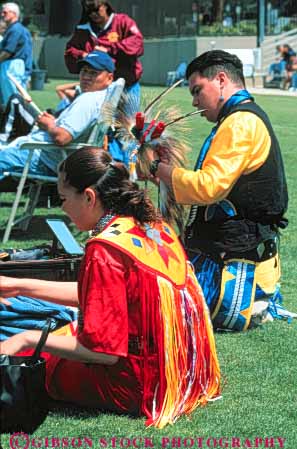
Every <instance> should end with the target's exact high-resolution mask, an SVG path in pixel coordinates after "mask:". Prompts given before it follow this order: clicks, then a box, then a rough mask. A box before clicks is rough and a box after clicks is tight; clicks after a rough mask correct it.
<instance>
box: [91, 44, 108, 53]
mask: <svg viewBox="0 0 297 449" xmlns="http://www.w3.org/2000/svg"><path fill="white" fill-rule="evenodd" d="M94 50H96V51H103V52H104V53H107V48H105V47H103V46H102V45H96V46H95V47H94Z"/></svg>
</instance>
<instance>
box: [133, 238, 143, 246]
mask: <svg viewBox="0 0 297 449" xmlns="http://www.w3.org/2000/svg"><path fill="white" fill-rule="evenodd" d="M132 242H133V243H134V245H135V246H139V248H142V244H141V241H140V240H139V239H136V238H134V237H132Z"/></svg>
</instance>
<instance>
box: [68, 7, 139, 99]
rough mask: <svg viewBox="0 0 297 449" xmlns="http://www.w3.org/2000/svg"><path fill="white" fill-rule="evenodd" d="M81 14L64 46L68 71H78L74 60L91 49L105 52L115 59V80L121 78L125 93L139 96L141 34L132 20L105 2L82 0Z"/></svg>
mask: <svg viewBox="0 0 297 449" xmlns="http://www.w3.org/2000/svg"><path fill="white" fill-rule="evenodd" d="M81 3H82V8H83V11H82V17H81V20H80V23H79V24H78V25H77V27H76V29H75V31H74V34H73V36H72V37H71V39H70V40H69V42H68V43H67V45H66V51H65V63H66V66H67V68H68V70H69V72H70V73H78V61H79V60H81V59H82V58H84V57H85V56H86V55H87V54H88V53H90V52H92V51H93V50H100V51H104V52H107V53H108V54H109V55H110V56H111V57H112V58H113V59H114V61H115V67H116V69H115V73H114V76H115V80H116V79H118V78H124V79H125V82H126V89H125V90H126V93H127V94H128V95H131V96H133V99H134V101H135V100H136V101H138V102H139V99H140V86H139V79H140V77H141V75H142V65H141V63H140V61H139V60H138V58H139V57H140V56H141V55H142V54H143V36H142V34H141V32H140V31H139V29H138V27H137V25H136V23H135V21H134V20H133V19H131V18H130V17H129V16H128V15H126V14H118V13H116V12H115V10H114V8H113V7H112V6H111V4H110V3H109V2H105V1H99V0H82V2H81Z"/></svg>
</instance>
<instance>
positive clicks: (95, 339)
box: [0, 148, 220, 428]
mask: <svg viewBox="0 0 297 449" xmlns="http://www.w3.org/2000/svg"><path fill="white" fill-rule="evenodd" d="M58 190H59V195H60V197H61V200H62V203H63V206H62V208H63V210H64V211H65V212H66V213H67V215H69V217H70V218H71V220H72V221H73V222H74V223H75V225H76V226H77V227H78V228H79V229H80V230H83V231H87V230H92V236H91V238H90V240H89V241H88V242H87V245H86V254H85V257H84V259H83V261H82V265H81V270H80V275H79V279H78V285H77V284H72V283H63V282H62V283H58V282H50V281H38V280H35V281H34V280H32V279H30V280H29V279H23V280H22V279H14V278H4V277H2V278H1V282H0V285H1V287H0V296H6V297H9V296H12V294H13V295H21V294H23V295H26V296H33V297H39V298H42V299H46V300H50V301H52V302H58V303H60V304H66V305H78V304H79V310H80V315H79V320H78V328H77V330H76V331H75V333H74V332H70V328H71V326H70V327H69V326H68V327H67V328H65V329H62V330H59V331H57V333H54V334H51V335H50V336H49V337H48V340H47V342H46V344H45V346H44V351H46V353H48V354H46V357H47V388H48V391H49V394H50V396H51V397H53V398H54V399H57V400H63V401H71V402H74V403H76V404H79V405H82V406H94V407H98V408H100V409H104V410H108V411H115V412H120V413H129V414H134V415H141V414H144V415H146V417H147V422H146V424H147V425H154V426H156V427H159V428H162V427H164V425H166V424H167V423H173V422H174V421H175V419H176V418H177V417H178V416H180V415H182V414H183V413H185V414H188V413H190V412H192V411H193V410H194V409H195V408H196V407H197V406H198V405H203V404H205V403H206V402H207V401H208V400H209V399H211V398H214V397H217V396H218V395H219V388H220V386H219V382H220V372H219V366H218V361H217V356H216V351H215V342H214V336H213V332H212V327H211V324H210V319H209V315H208V310H207V306H206V305H205V301H204V299H203V295H202V292H201V289H200V287H199V285H198V284H197V281H196V278H195V276H194V275H193V272H192V269H191V267H190V265H189V263H188V262H187V260H186V257H185V254H184V251H183V248H182V246H181V245H180V243H179V240H178V238H177V236H176V234H175V233H174V231H173V229H172V228H171V227H170V226H168V224H166V223H164V222H163V221H162V220H161V219H160V218H159V217H158V215H157V213H156V210H155V208H154V207H153V205H152V203H151V201H150V200H149V198H148V197H147V196H146V193H145V191H143V190H141V189H139V187H138V185H137V184H135V183H133V182H131V181H130V180H129V174H128V171H127V170H126V168H125V166H124V165H123V164H121V163H112V162H111V158H110V156H109V154H108V153H107V152H105V151H103V150H99V149H96V148H91V149H90V148H83V149H80V150H78V151H76V152H75V153H73V154H72V155H70V156H69V157H68V158H67V159H66V160H65V161H64V162H63V163H62V164H61V165H60V168H59V180H58ZM72 331H73V329H72ZM39 337H40V332H39V331H26V332H23V333H21V334H18V335H16V336H14V337H12V338H10V339H9V340H7V341H6V342H4V343H3V344H2V348H1V352H2V353H6V354H15V353H16V352H19V351H23V350H26V349H29V348H34V347H35V345H36V343H37V341H38V340H39Z"/></svg>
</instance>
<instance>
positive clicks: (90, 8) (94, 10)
mask: <svg viewBox="0 0 297 449" xmlns="http://www.w3.org/2000/svg"><path fill="white" fill-rule="evenodd" d="M101 6H102V4H99V5H98V6H86V12H87V14H89V15H90V14H95V13H98V11H99V9H100V7H101Z"/></svg>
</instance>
